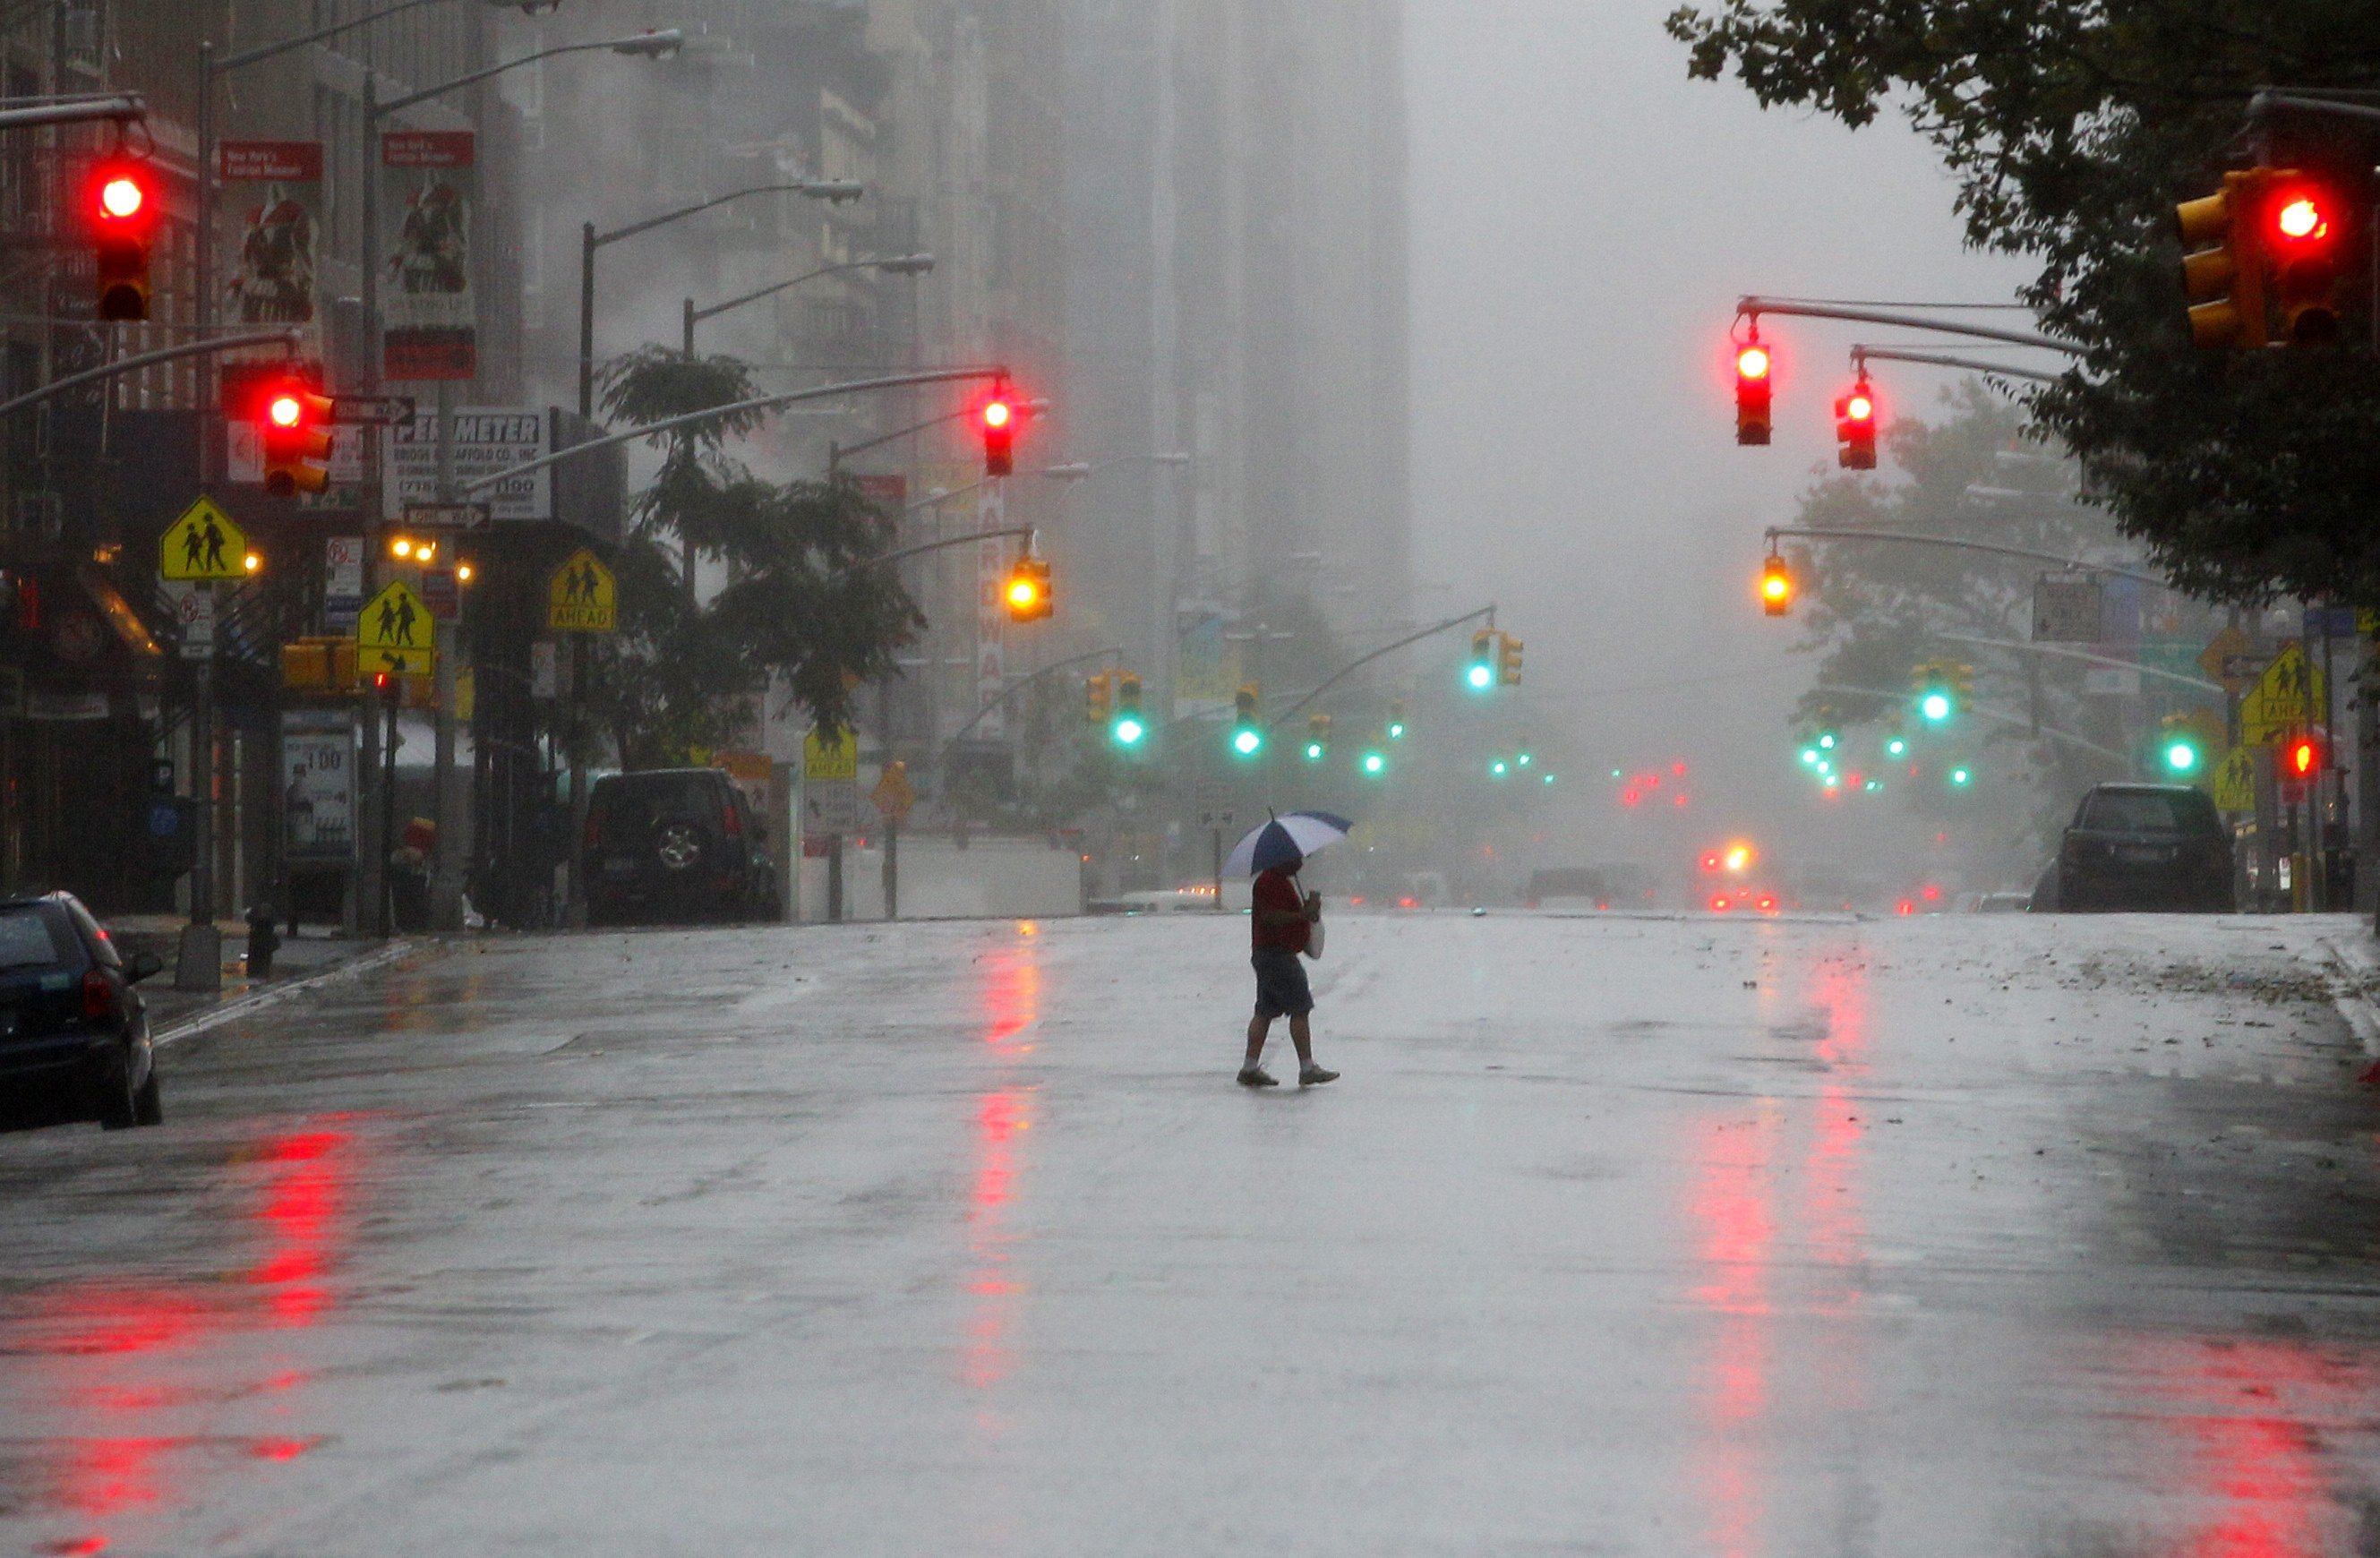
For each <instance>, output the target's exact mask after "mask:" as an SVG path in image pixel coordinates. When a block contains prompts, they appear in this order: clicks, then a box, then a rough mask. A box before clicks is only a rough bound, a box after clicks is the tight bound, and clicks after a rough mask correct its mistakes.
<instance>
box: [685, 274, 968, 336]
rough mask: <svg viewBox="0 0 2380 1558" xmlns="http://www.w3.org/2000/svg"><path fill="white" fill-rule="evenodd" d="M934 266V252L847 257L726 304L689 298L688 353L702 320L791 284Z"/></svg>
mask: <svg viewBox="0 0 2380 1558" xmlns="http://www.w3.org/2000/svg"><path fill="white" fill-rule="evenodd" d="M933 268H934V257H933V256H932V255H930V254H895V255H892V256H890V257H889V258H885V259H880V260H846V261H844V262H842V263H841V264H836V265H820V267H819V268H818V269H817V270H815V271H805V272H803V273H802V274H800V275H797V276H795V277H793V278H792V279H791V280H788V281H779V282H771V283H770V284H769V285H768V286H763V287H759V288H757V289H755V290H753V291H750V292H747V293H745V294H743V295H742V296H740V297H735V298H728V299H727V300H726V301H725V302H723V303H713V304H711V305H710V307H709V308H704V309H698V308H696V307H695V306H694V299H693V298H687V299H686V335H685V347H686V356H688V357H692V356H693V355H694V327H695V326H696V325H697V324H698V323H701V322H702V321H704V320H706V319H710V318H711V317H712V316H714V315H717V314H723V313H725V312H727V310H730V309H740V308H742V307H743V306H744V305H745V304H747V303H757V302H759V300H760V299H761V298H766V297H769V296H771V294H773V293H778V292H783V291H784V290H785V289H786V288H787V287H789V286H801V284H802V283H804V282H806V281H816V280H817V279H818V278H819V277H820V276H831V275H835V274H840V273H842V272H844V271H874V272H876V273H877V274H880V275H891V276H921V275H924V274H927V273H928V272H929V271H931V270H932V269H933Z"/></svg>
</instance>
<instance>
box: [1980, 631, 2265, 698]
mask: <svg viewBox="0 0 2380 1558" xmlns="http://www.w3.org/2000/svg"><path fill="white" fill-rule="evenodd" d="M1934 636H1935V637H1936V638H1937V639H1949V641H1950V642H1952V643H1954V644H1974V645H1978V646H1980V647H1981V648H1984V649H2004V650H2013V651H2017V652H2019V653H2022V654H2046V655H2051V656H2054V657H2056V658H2057V659H2059V660H2080V661H2083V662H2086V663H2089V664H2093V665H2114V666H2119V667H2121V668H2124V669H2127V670H2134V671H2138V672H2139V673H2140V674H2141V675H2142V676H2155V677H2156V678H2157V679H2158V680H2159V681H2167V682H2178V683H2180V685H2181V686H2183V687H2186V688H2194V689H2196V690H2197V691H2200V692H2221V691H2223V690H2224V688H2223V684H2222V683H2221V682H2210V681H2207V680H2205V679H2204V678H2203V677H2199V676H2184V675H2183V674H2182V673H2180V671H2168V670H2167V669H2166V668H2165V667H2164V666H2162V665H2148V664H2144V663H2142V662H2140V661H2137V660H2116V659H2112V658H2110V657H2109V656H2107V655H2104V654H2093V653H2091V652H2089V651H2086V650H2076V649H2066V648H2063V647H2062V646H2060V645H2058V644H2028V643H2025V642H2023V641H2022V640H2021V639H1979V638H1977V637H1975V636H1974V635H1973V634H1972V633H1937V634H1935V635H1934Z"/></svg>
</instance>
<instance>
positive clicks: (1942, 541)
mask: <svg viewBox="0 0 2380 1558" xmlns="http://www.w3.org/2000/svg"><path fill="white" fill-rule="evenodd" d="M1779 536H1791V537H1793V538H1795V539H1796V540H1809V541H1897V542H1906V543H1907V544H1908V545H1911V546H1948V547H1954V548H1956V549H1957V550H1959V551H1961V552H1989V553H1991V554H1995V555H1997V556H2001V557H2022V558H2026V559H2028V560H2030V561H2032V562H2035V563H2056V564H2057V565H2058V566H2060V567H2065V568H2072V569H2074V570H2076V571H2077V572H2080V573H2092V574H2110V575H2113V576H2114V577H2115V578H2131V579H2138V580H2139V581H2140V582H2141V583H2143V584H2154V585H2155V586H2156V587H2157V588H2158V589H2160V590H2164V589H2168V588H2170V585H2169V584H2168V582H2167V581H2166V580H2165V579H2162V578H2157V577H2156V576H2155V574H2144V573H2136V572H2134V571H2133V570H2131V569H2130V568H2119V567H2117V566H2113V565H2112V564H2108V563H2085V562H2083V561H2082V560H2081V559H2079V558H2074V557H2060V556H2059V555H2058V554H2056V553H2055V552H2034V551H2032V550H2030V549H2028V548H2025V547H2022V546H1999V545H1996V544H1994V543H1993V542H1987V541H1961V540H1960V539H1958V538H1957V537H1955V536H1927V535H1919V534H1916V533H1915V532H1913V531H1910V530H1864V529H1863V530H1846V529H1818V528H1814V527H1810V526H1805V525H1772V526H1770V527H1769V528H1768V530H1767V537H1768V549H1769V550H1770V551H1771V552H1774V551H1775V550H1777V538H1778V537H1779Z"/></svg>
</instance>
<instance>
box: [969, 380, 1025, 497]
mask: <svg viewBox="0 0 2380 1558" xmlns="http://www.w3.org/2000/svg"><path fill="white" fill-rule="evenodd" d="M1016 411H1017V406H1016V402H1015V400H1014V399H1013V398H1012V397H1011V396H1010V395H1009V393H1008V391H1007V390H1006V389H999V390H995V391H993V392H992V394H991V396H990V398H989V399H987V400H986V401H984V403H983V404H982V405H980V406H978V407H977V408H976V421H977V426H978V427H979V428H980V429H981V431H982V432H983V473H984V474H985V475H986V476H1006V475H1007V474H1008V473H1009V472H1011V471H1012V470H1014V469H1016V461H1015V448H1016Z"/></svg>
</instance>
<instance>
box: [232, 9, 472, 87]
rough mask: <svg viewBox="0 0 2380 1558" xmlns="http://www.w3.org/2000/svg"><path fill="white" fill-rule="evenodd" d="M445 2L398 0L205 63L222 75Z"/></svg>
mask: <svg viewBox="0 0 2380 1558" xmlns="http://www.w3.org/2000/svg"><path fill="white" fill-rule="evenodd" d="M444 3H445V0H397V3H396V4H395V5H394V6H382V7H381V8H380V9H379V10H377V11H368V12H366V13H365V14H364V15H362V16H359V17H356V18H352V19H350V20H347V21H343V22H337V23H334V24H333V25H332V26H329V27H325V28H320V29H317V30H314V31H312V32H309V33H307V34H306V35H305V36H304V37H302V38H284V39H282V40H281V41H280V42H279V43H259V44H258V45H257V46H256V47H254V48H252V49H242V50H241V51H240V52H239V53H237V54H236V55H229V56H227V57H225V58H224V59H220V60H213V61H211V62H209V63H208V65H207V66H206V67H205V70H206V74H207V75H208V77H209V78H211V79H212V78H213V77H216V76H220V75H222V74H223V73H224V72H225V71H226V70H237V69H238V68H239V67H241V66H243V65H254V64H255V63H256V62H257V61H258V60H261V59H271V58H272V57H273V55H285V54H287V53H288V52H289V51H290V50H292V49H302V48H304V47H305V46H306V45H307V44H309V43H321V42H322V40H324V39H325V38H335V37H337V36H338V35H339V34H340V33H342V32H352V31H354V30H356V29H357V28H359V27H370V25H371V24H372V23H374V22H376V21H379V20H381V19H382V18H385V17H393V16H395V15H396V14H397V13H399V12H400V11H410V10H416V9H419V7H421V6H436V5H443V4H444Z"/></svg>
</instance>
